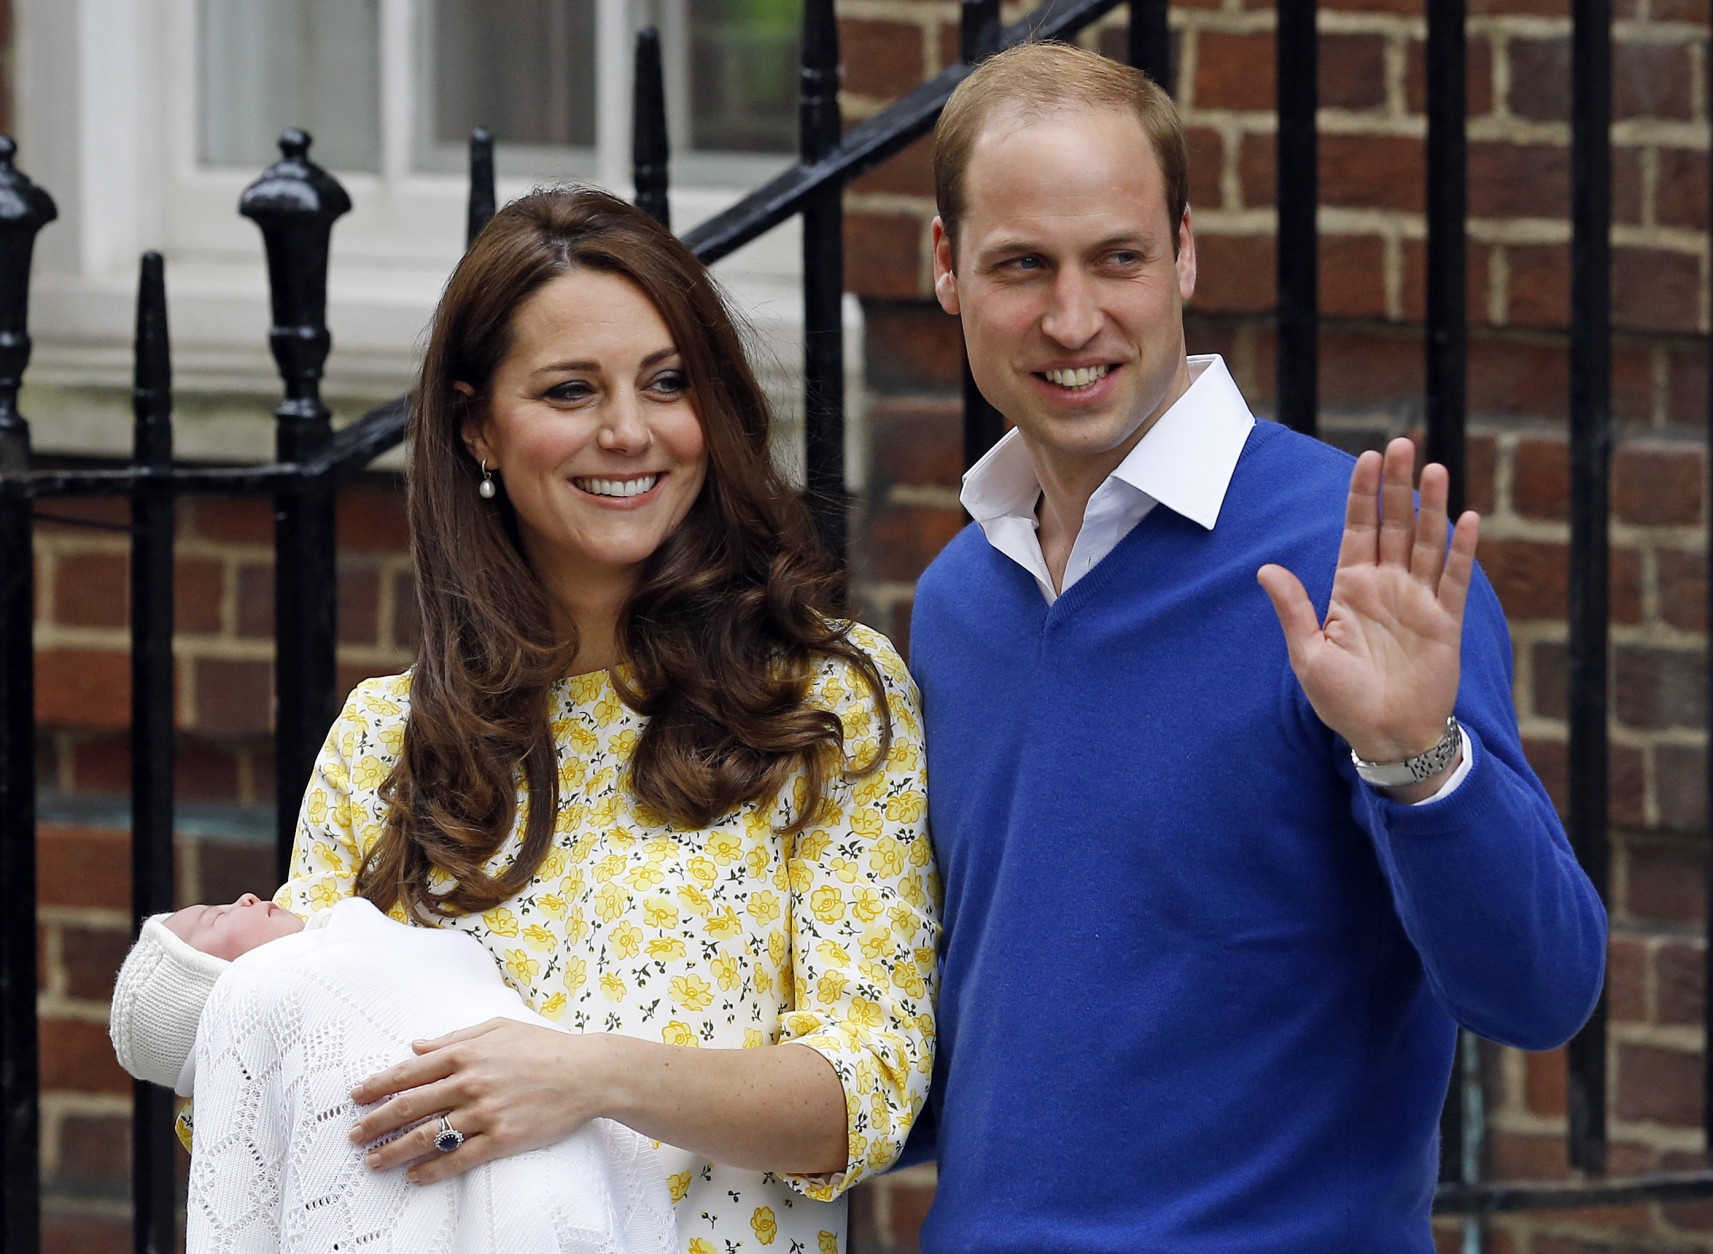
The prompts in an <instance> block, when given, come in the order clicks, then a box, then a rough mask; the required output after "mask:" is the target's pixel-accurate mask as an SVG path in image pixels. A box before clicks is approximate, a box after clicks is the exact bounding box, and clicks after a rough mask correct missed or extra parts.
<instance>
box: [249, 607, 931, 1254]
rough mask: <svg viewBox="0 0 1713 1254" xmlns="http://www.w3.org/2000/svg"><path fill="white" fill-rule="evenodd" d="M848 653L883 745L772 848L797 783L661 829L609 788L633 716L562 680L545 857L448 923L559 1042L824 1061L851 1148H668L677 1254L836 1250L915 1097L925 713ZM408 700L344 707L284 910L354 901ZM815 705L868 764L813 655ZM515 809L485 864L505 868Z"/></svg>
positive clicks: (886, 668)
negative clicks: (718, 815)
mask: <svg viewBox="0 0 1713 1254" xmlns="http://www.w3.org/2000/svg"><path fill="white" fill-rule="evenodd" d="M850 639H851V641H852V642H853V643H854V644H856V645H857V646H858V647H859V648H861V649H862V650H863V651H864V652H866V653H867V654H868V655H869V656H870V657H871V658H873V659H874V661H875V664H876V665H877V666H878V667H879V669H880V672H881V675H882V677H883V678H884V680H885V683H886V692H887V700H888V702H889V703H890V706H891V717H892V731H893V739H892V749H891V752H890V753H889V754H888V755H887V757H886V760H885V762H884V764H883V765H882V767H881V768H880V769H879V770H877V771H875V772H873V773H872V774H868V775H863V776H858V777H856V778H855V779H852V780H849V781H839V780H835V781H834V783H833V784H832V786H831V787H830V789H829V800H830V802H831V803H832V804H831V806H830V808H829V810H828V811H827V813H826V814H825V815H824V819H825V821H824V822H822V823H819V824H817V825H815V826H813V827H811V828H810V829H809V830H808V831H806V832H804V833H803V834H802V835H800V836H797V837H795V838H789V837H784V836H781V835H780V834H779V832H778V830H777V828H778V827H779V826H781V825H782V823H781V816H782V815H783V814H787V813H789V812H790V807H791V805H792V804H793V802H794V801H795V800H800V798H801V795H802V787H803V785H802V781H801V780H798V781H796V783H795V787H794V789H792V790H791V791H790V796H782V798H781V800H780V801H778V802H776V803H774V804H773V805H769V806H766V807H754V806H752V807H746V808H744V809H740V810H738V811H737V812H735V813H734V814H732V815H730V816H728V817H727V818H725V819H724V820H722V821H720V822H717V823H715V824H713V825H711V826H710V827H707V828H705V829H701V830H684V829H679V828H675V827H673V826H672V825H670V824H669V823H667V822H666V821H665V820H664V819H663V818H662V816H660V815H658V814H655V813H653V812H651V811H649V810H648V809H647V808H646V807H644V806H642V805H640V804H639V803H638V802H637V801H636V800H635V799H634V798H633V797H632V796H631V795H630V793H629V791H628V790H627V789H626V788H625V786H624V782H623V781H624V776H625V771H626V768H627V766H628V765H629V762H630V758H631V754H632V753H633V752H634V750H635V748H636V743H637V739H638V736H639V735H640V733H641V729H642V725H643V721H644V720H642V719H641V718H640V717H639V716H638V715H637V713H636V712H635V711H634V710H632V709H631V708H630V707H629V706H627V705H625V704H624V703H623V702H622V701H620V700H619V697H618V694H617V692H616V691H615V689H614V687H613V685H612V682H611V680H610V679H609V678H608V676H607V675H606V673H605V672H595V673H593V674H587V675H577V676H574V677H572V678H570V679H566V680H563V681H561V682H560V683H558V684H557V685H555V686H554V689H553V693H552V713H551V717H552V727H553V733H554V737H555V740H556V742H557V745H558V752H559V791H560V798H559V814H558V818H557V822H556V824H555V832H556V838H555V842H554V846H553V848H552V849H551V850H550V851H549V852H548V854H547V856H546V858H545V859H544V860H543V862H542V864H541V867H540V869H539V870H538V871H537V872H536V874H535V877H534V879H532V880H531V881H530V883H529V885H528V886H527V887H526V888H525V889H524V890H523V891H522V892H520V893H519V894H518V895H517V896H516V897H514V898H512V899H511V900H510V901H508V902H506V903H505V904H504V905H502V906H498V907H496V908H495V909H493V910H490V911H488V912H487V913H486V914H483V915H479V916H470V917H465V918H457V919H452V920H449V921H448V922H447V923H446V926H449V927H456V928H460V929H462V930H465V931H468V932H470V933H471V934H472V935H474V936H475V937H476V938H477V939H478V940H479V941H481V943H482V944H483V945H484V946H486V948H487V949H488V951H489V952H490V953H491V954H492V955H493V956H494V959H495V961H496V962H497V963H499V965H500V968H501V970H502V971H503V973H504V975H505V977H506V980H507V981H508V982H509V983H510V984H511V985H512V986H513V987H514V988H515V989H517V991H518V993H519V994H520V995H522V997H523V999H524V1000H525V1001H526V1002H527V1003H528V1004H529V1005H530V1007H531V1008H533V1009H534V1010H536V1011H538V1012H539V1013H541V1014H543V1015H545V1016H546V1017H547V1018H549V1019H551V1020H553V1021H555V1022H556V1023H558V1024H559V1025H560V1026H562V1027H565V1028H567V1029H569V1030H572V1031H579V1032H620V1033H624V1034H626V1035H629V1036H637V1037H642V1038H644V1039H647V1040H659V1041H666V1042H668V1043H670V1044H674V1045H687V1046H701V1047H708V1048H734V1047H739V1046H743V1047H751V1046H758V1045H769V1044H775V1043H782V1042H786V1041H791V1042H795V1043H798V1044H803V1045H807V1046H810V1047H811V1048H813V1049H815V1050H817V1051H818V1052H819V1053H820V1054H822V1055H823V1056H824V1057H825V1058H826V1059H827V1060H828V1061H829V1062H831V1063H832V1065H833V1067H834V1069H835V1070H836V1071H837V1072H838V1075H839V1079H840V1081H841V1083H842V1084H843V1085H844V1091H845V1109H846V1117H847V1127H848V1131H849V1136H850V1156H849V1161H848V1162H847V1163H846V1165H845V1169H844V1170H843V1171H841V1172H838V1173H837V1174H835V1175H831V1176H810V1177H798V1176H789V1175H777V1176H776V1175H774V1174H771V1173H768V1174H764V1173H762V1172H757V1171H743V1170H739V1169H737V1168H735V1167H728V1166H725V1165H723V1164H718V1163H710V1162H707V1161H705V1160H703V1159H700V1158H697V1157H695V1156H693V1155H692V1154H690V1153H688V1152H686V1151H683V1150H679V1149H676V1148H674V1147H671V1146H662V1147H661V1150H660V1155H661V1163H662V1166H663V1167H664V1168H665V1170H666V1174H667V1181H668V1184H669V1186H670V1189H671V1192H672V1197H673V1201H674V1203H675V1204H676V1211H677V1221H678V1232H679V1235H680V1237H681V1239H682V1240H683V1241H684V1243H685V1248H686V1249H687V1250H688V1251H689V1252H690V1254H734V1252H735V1251H740V1250H760V1249H763V1248H771V1249H775V1250H779V1251H781V1252H782V1254H795V1252H797V1251H803V1252H805V1254H834V1252H835V1251H842V1250H844V1249H845V1248H846V1243H845V1203H844V1199H843V1194H844V1192H845V1190H846V1189H848V1188H850V1186H851V1185H853V1184H855V1183H856V1182H857V1181H858V1180H861V1179H863V1178H864V1177H866V1176H868V1175H870V1174H872V1173H874V1172H876V1171H880V1170H882V1169H884V1168H885V1167H887V1166H888V1165H889V1164H891V1162H892V1161H893V1160H894V1159H895V1158H896V1157H897V1155H898V1151H899V1149H900V1148H901V1147H902V1146H903V1143H904V1137H905V1134H906V1133H907V1132H908V1131H909V1128H910V1124H911V1122H912V1120H913V1119H914V1118H915V1116H916V1114H917V1112H918V1111H919V1110H920V1109H921V1107H922V1101H923V1098H924V1096H925V1095H926V1092H927V1087H928V1076H929V1072H930V1071H931V1070H932V1068H933V1050H934V1018H933V1015H934V988H935V968H934V949H935V944H936V942H937V941H938V938H939V881H938V877H937V875H936V874H935V870H934V864H933V854H932V850H931V847H930V845H929V841H928V832H927V799H926V796H925V795H924V791H923V789H924V779H923V752H922V723H921V716H920V709H919V702H918V698H917V694H916V689H915V685H914V684H913V683H912V682H911V680H910V676H909V673H908V672H907V671H906V670H905V669H904V664H903V662H902V661H900V659H899V657H898V654H897V653H896V652H895V651H894V650H893V648H892V646H891V644H890V643H889V642H888V641H887V640H886V638H885V637H884V636H881V635H879V634H878V633H876V632H874V631H871V630H869V629H868V628H865V627H862V626H860V625H858V626H855V627H853V628H852V629H851V635H850ZM409 701H410V675H409V673H408V672H407V673H406V674H404V675H396V676H391V677H388V678H384V679H371V680H366V681H364V682H363V683H361V684H359V685H358V686H357V688H356V689H355V690H354V691H353V692H352V693H351V696H350V699H349V700H348V701H347V702H346V703H345V709H344V711H343V712H342V713H341V714H340V716H339V719H338V721H337V722H336V723H335V724H334V726H333V730H332V731H331V732H330V733H329V735H328V738H327V744H326V745H325V747H324V748H323V749H322V751H321V757H320V759H319V760H318V761H317V763H316V769H315V774H314V776H313V778H312V779H311V780H310V784H309V789H308V792H307V793H306V794H305V796H304V803H303V813H302V817H301V819H300V821H299V826H298V833H297V843H296V847H295V849H294V850H293V852H292V873H291V878H290V879H289V880H288V881H287V882H286V884H285V885H284V886H282V887H281V889H280V891H279V892H278V893H277V894H276V895H275V898H274V900H275V901H276V902H278V903H279V904H280V905H282V906H284V907H286V908H287V909H290V910H292V911H294V912H296V913H298V914H300V915H303V916H306V917H307V916H308V915H310V914H312V913H314V912H316V911H318V910H322V909H325V908H327V907H328V906H330V905H332V904H333V903H334V902H336V901H338V900H340V899H341V898H343V897H348V896H350V895H351V893H352V891H353V887H354V881H355V877H356V872H357V867H358V864H359V862H360V861H361V859H362V857H363V855H364V853H366V852H367V850H368V849H369V848H370V847H371V846H372V845H373V844H374V842H375V841H376V839H378V837H379V836H380V833H381V830H382V825H383V823H384V821H385V817H386V812H387V807H386V804H385V802H383V801H382V800H381V798H380V797H379V795H378V792H377V790H378V789H379V787H380V785H381V783H382V781H384V780H385V779H386V777H387V775H388V773H389V772H390V771H391V769H392V766H393V763H394V761H395V760H396V758H397V755H398V752H399V747H400V745H401V744H402V743H403V738H404V726H405V715H406V710H407V708H408V706H409ZM809 701H810V703H811V704H812V705H814V706H817V707H819V708H823V709H827V710H830V711H832V712H833V713H835V714H837V715H838V716H839V718H840V720H841V721H842V722H843V723H844V728H845V737H846V742H845V751H846V759H847V761H849V762H851V763H854V764H861V763H865V762H867V761H869V760H871V759H872V757H873V755H874V753H875V751H876V748H877V746H878V743H879V734H880V723H879V720H878V718H877V711H876V709H875V707H874V703H873V700H872V699H871V698H870V696H869V694H868V689H867V686H866V685H865V684H863V683H862V681H861V679H860V678H859V677H858V676H857V675H856V674H855V673H854V672H853V671H852V670H851V668H850V666H849V665H848V664H847V663H844V662H841V661H839V660H837V659H834V658H825V659H823V660H822V662H821V663H820V665H819V666H818V667H817V669H816V673H815V677H814V679H813V680H812V682H811V685H810V691H809ZM521 800H522V803H521V804H520V806H519V811H520V812H519V815H518V819H517V825H516V827H515V828H514V829H513V832H512V834H511V836H510V837H508V839H507V841H506V843H505V844H504V845H503V846H502V847H501V848H500V850H499V852H498V853H497V854H496V855H495V857H494V859H493V861H491V862H490V863H489V869H490V871H495V870H497V869H498V868H500V867H503V866H505V865H506V864H508V863H509V862H510V861H511V859H512V858H513V857H515V856H516V853H517V849H518V844H519V841H520V838H521V832H522V828H523V822H524V817H525V813H526V811H527V798H523V799H521ZM393 914H394V917H396V918H401V919H402V918H404V917H405V916H404V911H403V908H402V907H398V908H395V909H394V911H393Z"/></svg>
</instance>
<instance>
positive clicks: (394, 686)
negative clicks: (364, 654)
mask: <svg viewBox="0 0 1713 1254" xmlns="http://www.w3.org/2000/svg"><path fill="white" fill-rule="evenodd" d="M410 681H411V672H410V671H408V670H407V671H404V672H401V673H400V674H397V675H376V676H374V677H372V678H369V679H364V680H360V681H359V682H358V683H357V685H356V686H355V687H354V688H352V689H351V692H350V695H348V696H347V697H346V698H345V707H344V708H343V709H342V710H340V711H339V717H338V718H337V719H335V720H334V721H333V726H332V728H331V729H330V730H329V731H328V733H327V754H328V755H332V756H336V757H338V758H343V759H344V760H345V761H346V762H348V763H353V764H356V763H367V764H368V767H369V769H368V770H367V771H365V772H364V774H365V777H367V775H373V774H375V773H376V772H377V771H379V770H380V769H381V767H382V766H383V765H384V764H385V763H386V762H389V761H391V760H392V759H393V758H395V757H396V756H397V755H398V751H399V748H400V747H401V746H402V745H403V744H404V728H405V723H406V722H407V720H408V719H409V716H410Z"/></svg>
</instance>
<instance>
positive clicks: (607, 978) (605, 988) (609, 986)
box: [601, 971, 626, 1001]
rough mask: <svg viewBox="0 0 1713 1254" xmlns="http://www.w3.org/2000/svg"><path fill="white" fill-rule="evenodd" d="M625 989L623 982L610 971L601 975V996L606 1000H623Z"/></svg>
mask: <svg viewBox="0 0 1713 1254" xmlns="http://www.w3.org/2000/svg"><path fill="white" fill-rule="evenodd" d="M625 991H626V990H625V982H624V981H623V980H621V979H619V977H618V976H616V975H614V974H613V973H612V972H611V971H609V972H607V973H606V974H605V975H603V976H602V977H601V996H603V997H605V998H606V999H607V1000H608V1001H623V1000H624V999H625Z"/></svg>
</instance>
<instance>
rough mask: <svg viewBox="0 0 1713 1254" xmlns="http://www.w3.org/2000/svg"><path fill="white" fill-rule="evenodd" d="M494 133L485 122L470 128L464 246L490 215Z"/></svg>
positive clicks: (478, 233) (478, 232) (492, 204)
mask: <svg viewBox="0 0 1713 1254" xmlns="http://www.w3.org/2000/svg"><path fill="white" fill-rule="evenodd" d="M494 201H495V195H494V133H493V132H492V131H490V130H489V129H488V128H487V127H485V126H478V127H476V128H475V129H474V130H472V131H471V132H470V204H469V209H468V210H467V211H466V216H465V220H464V247H465V248H468V247H470V245H471V244H474V243H475V242H476V236H478V235H480V234H481V233H482V228H483V227H485V226H487V225H488V219H489V218H491V217H493V216H494V209H495V205H494Z"/></svg>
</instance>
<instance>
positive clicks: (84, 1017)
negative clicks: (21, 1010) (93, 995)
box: [36, 995, 108, 1027]
mask: <svg viewBox="0 0 1713 1254" xmlns="http://www.w3.org/2000/svg"><path fill="white" fill-rule="evenodd" d="M107 1013H108V1004H107V1003H106V1002H90V1001H82V1000H73V999H72V998H69V997H48V996H44V995H38V996H37V997H36V1017H37V1018H38V1019H61V1020H64V1021H65V1022H67V1023H99V1024H101V1025H102V1026H103V1027H106V1026H107Z"/></svg>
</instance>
